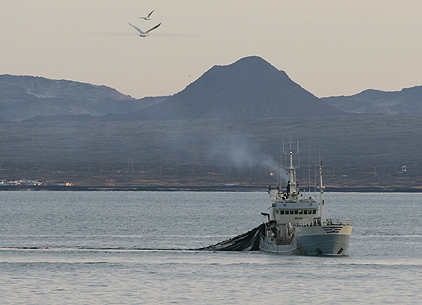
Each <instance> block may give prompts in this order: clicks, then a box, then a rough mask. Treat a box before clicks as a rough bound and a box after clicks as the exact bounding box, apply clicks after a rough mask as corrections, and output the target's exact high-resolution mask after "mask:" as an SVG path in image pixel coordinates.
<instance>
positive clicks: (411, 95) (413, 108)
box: [321, 86, 422, 114]
mask: <svg viewBox="0 0 422 305" xmlns="http://www.w3.org/2000/svg"><path fill="white" fill-rule="evenodd" d="M321 100H323V101H324V102H326V103H327V104H329V105H332V106H334V107H336V108H337V109H340V110H342V111H345V112H348V113H354V114H422V86H417V87H413V88H405V89H402V90H401V91H391V92H386V91H380V90H372V89H370V90H365V91H363V92H361V93H358V94H355V95H352V96H333V97H327V98H322V99H321Z"/></svg>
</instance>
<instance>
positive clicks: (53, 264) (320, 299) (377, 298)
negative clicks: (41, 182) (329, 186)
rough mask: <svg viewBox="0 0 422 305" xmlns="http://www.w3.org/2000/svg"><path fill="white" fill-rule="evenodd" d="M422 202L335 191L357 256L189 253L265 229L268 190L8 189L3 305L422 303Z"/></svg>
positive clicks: (1, 210) (1, 256)
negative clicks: (349, 221)
mask: <svg viewBox="0 0 422 305" xmlns="http://www.w3.org/2000/svg"><path fill="white" fill-rule="evenodd" d="M421 197H422V195H421V194H417V193H413V194H398V193H391V194H390V193H377V194H375V193H365V194H363V193H326V194H325V199H326V202H327V214H328V216H329V217H334V218H337V217H339V218H340V217H341V218H347V219H353V220H354V229H353V232H352V239H351V245H350V248H349V253H348V254H349V256H347V257H341V258H329V257H328V258H327V257H306V256H277V255H269V254H264V253H259V252H206V251H195V250H188V249H195V248H200V247H203V246H207V245H210V244H214V243H217V242H219V241H222V240H225V239H227V238H230V237H233V236H235V235H238V234H241V233H244V232H246V231H249V230H250V229H252V228H254V227H256V226H257V225H259V224H260V223H262V222H263V221H264V220H265V218H264V217H263V216H261V214H260V213H261V212H266V211H267V208H268V206H269V204H270V202H269V198H268V195H267V194H266V192H253V193H217V192H209V193H208V192H1V196H0V223H1V224H2V226H1V229H0V295H1V300H2V304H20V303H22V304H45V303H48V304H81V303H84V304H87V303H89V304H154V303H155V304H167V303H176V304H177V303H180V304H198V303H204V304H239V303H240V304H275V303H276V304H280V303H285V304H299V303H304V304H310V303H312V304H322V303H336V304H338V303H341V304H386V303H390V304H399V303H400V304H419V302H420V297H421V293H420V291H421V288H422V284H421V282H422V281H421V280H422V259H421V257H420V253H421V248H422V243H421V242H422V229H421V226H420V225H419V223H420V221H421V218H422V212H421V209H420V202H421Z"/></svg>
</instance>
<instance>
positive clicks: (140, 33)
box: [128, 22, 161, 37]
mask: <svg viewBox="0 0 422 305" xmlns="http://www.w3.org/2000/svg"><path fill="white" fill-rule="evenodd" d="M128 23H129V22H128ZM129 25H130V26H131V27H133V28H134V29H135V30H137V31H138V32H139V36H141V37H147V36H148V33H149V32H151V31H152V30H155V29H156V28H158V27H159V26H160V25H161V22H160V23H159V24H157V25H156V26H155V27H153V28H150V29H149V30H148V31H146V32H144V31H142V30H141V29H140V28H138V27H136V26H134V25H133V24H131V23H129Z"/></svg>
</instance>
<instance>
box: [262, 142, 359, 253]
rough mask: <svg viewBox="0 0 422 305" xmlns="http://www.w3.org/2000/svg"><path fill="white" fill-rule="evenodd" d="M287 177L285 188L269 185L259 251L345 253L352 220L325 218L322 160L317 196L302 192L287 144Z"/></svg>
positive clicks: (291, 152)
mask: <svg viewBox="0 0 422 305" xmlns="http://www.w3.org/2000/svg"><path fill="white" fill-rule="evenodd" d="M286 154H288V155H289V158H290V166H289V168H288V169H289V179H290V180H289V181H288V183H287V186H286V190H284V191H283V190H281V189H280V188H279V187H271V186H270V187H269V191H268V193H269V194H270V198H271V201H272V204H271V207H270V208H269V211H268V213H262V214H263V215H266V216H268V222H266V223H265V231H264V234H262V235H261V238H260V243H259V248H260V250H261V251H266V252H272V253H277V254H300V255H345V254H346V253H347V250H348V248H349V242H350V236H351V233H352V227H353V222H352V220H338V219H327V218H326V212H325V201H324V186H323V184H322V163H321V165H320V182H321V183H320V184H321V185H320V190H321V193H320V198H319V201H317V200H316V199H315V198H314V197H312V196H309V195H306V194H305V193H304V192H301V190H300V188H299V185H298V181H297V178H296V167H294V166H293V155H294V154H296V153H294V152H293V150H292V149H291V148H290V151H289V152H288V153H286Z"/></svg>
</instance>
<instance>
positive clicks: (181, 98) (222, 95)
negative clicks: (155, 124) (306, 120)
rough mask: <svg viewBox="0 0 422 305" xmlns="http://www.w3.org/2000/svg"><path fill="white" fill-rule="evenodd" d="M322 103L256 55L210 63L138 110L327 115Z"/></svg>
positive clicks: (330, 111)
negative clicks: (185, 83)
mask: <svg viewBox="0 0 422 305" xmlns="http://www.w3.org/2000/svg"><path fill="white" fill-rule="evenodd" d="M340 113H341V111H339V110H337V109H335V108H334V107H331V106H328V105H326V104H325V103H323V102H320V100H319V99H318V98H317V97H316V96H314V95H313V94H311V93H310V92H308V91H306V90H305V89H303V88H302V87H300V86H299V85H298V84H296V83H295V82H293V81H292V80H291V79H290V78H289V77H288V76H287V74H286V73H285V72H283V71H280V70H278V69H276V68H275V67H274V66H272V65H271V64H270V63H268V62H267V61H265V60H264V59H262V58H261V57H258V56H248V57H245V58H242V59H239V60H238V61H236V62H234V63H232V64H229V65H225V66H213V67H212V68H211V69H210V70H208V71H207V72H205V73H204V74H203V75H202V76H201V77H200V78H198V79H197V80H196V81H195V82H193V83H191V84H190V85H188V86H187V87H186V88H185V89H184V90H183V91H181V92H179V93H177V94H175V95H173V96H172V97H171V98H169V99H168V100H166V101H165V102H163V103H161V104H159V105H156V106H153V107H150V108H148V109H145V110H142V111H140V112H139V114H140V115H141V117H142V118H145V119H155V120H160V119H210V118H212V119H229V118H233V119H248V118H270V117H288V116H294V117H298V116H305V117H310V116H324V115H325V116H327V115H337V114H340Z"/></svg>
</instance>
